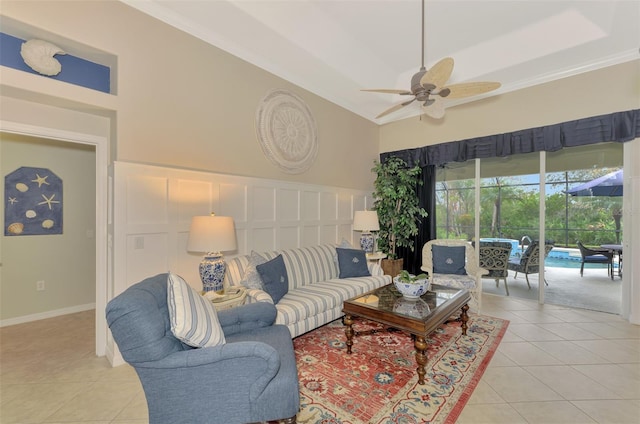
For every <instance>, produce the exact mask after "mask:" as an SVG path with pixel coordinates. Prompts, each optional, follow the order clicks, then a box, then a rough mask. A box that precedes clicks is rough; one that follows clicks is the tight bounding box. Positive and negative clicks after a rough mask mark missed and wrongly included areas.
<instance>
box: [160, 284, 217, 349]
mask: <svg viewBox="0 0 640 424" xmlns="http://www.w3.org/2000/svg"><path fill="white" fill-rule="evenodd" d="M167 304H168V306H169V319H170V320H171V332H172V333H173V335H174V336H176V338H177V339H179V340H182V341H183V342H184V343H185V344H188V345H189V346H193V347H208V346H219V345H222V344H224V343H225V339H224V333H223V332H222V327H221V326H220V322H219V321H218V314H217V313H216V309H215V308H214V307H213V304H212V303H211V302H210V301H209V300H208V299H206V298H204V297H202V296H200V293H198V292H197V291H196V290H195V289H194V288H193V287H191V286H190V285H189V284H187V282H186V281H184V279H183V278H182V277H180V276H179V275H175V274H172V273H169V278H168V279H167Z"/></svg>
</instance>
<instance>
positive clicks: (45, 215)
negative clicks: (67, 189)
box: [4, 166, 62, 236]
mask: <svg viewBox="0 0 640 424" xmlns="http://www.w3.org/2000/svg"><path fill="white" fill-rule="evenodd" d="M4 197H5V199H4V211H5V212H4V235H5V236H29V235H48V234H62V180H61V179H60V178H59V177H58V176H57V175H56V174H54V173H53V172H51V171H50V170H48V169H46V168H32V167H26V166H23V167H20V168H18V169H16V170H15V171H13V172H11V173H9V174H7V175H6V176H5V178H4Z"/></svg>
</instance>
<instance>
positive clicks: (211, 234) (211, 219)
mask: <svg viewBox="0 0 640 424" xmlns="http://www.w3.org/2000/svg"><path fill="white" fill-rule="evenodd" d="M236 247H237V244H236V228H235V225H234V223H233V218H232V217H230V216H194V217H193V218H192V219H191V227H190V228H189V242H188V243H187V250H188V251H189V252H224V251H230V250H236Z"/></svg>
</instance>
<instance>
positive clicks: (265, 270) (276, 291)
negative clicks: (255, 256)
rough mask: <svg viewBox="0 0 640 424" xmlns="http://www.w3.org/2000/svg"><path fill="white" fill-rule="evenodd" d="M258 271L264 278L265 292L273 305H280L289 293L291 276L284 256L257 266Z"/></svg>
mask: <svg viewBox="0 0 640 424" xmlns="http://www.w3.org/2000/svg"><path fill="white" fill-rule="evenodd" d="M256 269H257V270H258V273H259V274H260V278H262V283H263V284H264V291H266V292H267V293H269V295H270V296H271V298H272V299H273V303H278V302H279V301H280V299H282V297H283V296H284V295H285V294H287V292H288V291H289V276H288V275H287V267H286V266H285V265H284V259H282V255H278V256H276V257H275V258H273V259H271V260H270V261H269V262H265V263H263V264H262V265H257V266H256Z"/></svg>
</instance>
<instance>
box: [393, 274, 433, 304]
mask: <svg viewBox="0 0 640 424" xmlns="http://www.w3.org/2000/svg"><path fill="white" fill-rule="evenodd" d="M393 284H394V285H395V286H396V289H398V291H399V292H400V293H402V296H403V297H405V298H406V299H418V298H419V297H420V296H422V295H423V294H425V293H426V292H427V291H428V290H429V288H431V283H430V282H429V280H428V279H424V280H417V281H414V282H411V283H405V282H403V281H401V280H400V278H398V277H393Z"/></svg>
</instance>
